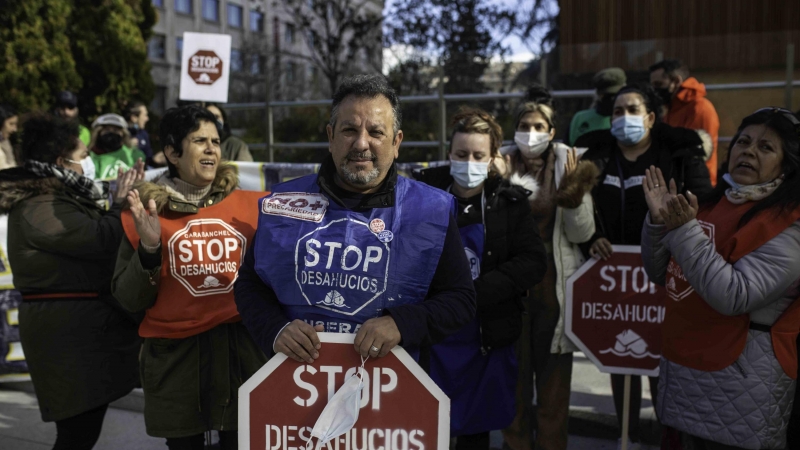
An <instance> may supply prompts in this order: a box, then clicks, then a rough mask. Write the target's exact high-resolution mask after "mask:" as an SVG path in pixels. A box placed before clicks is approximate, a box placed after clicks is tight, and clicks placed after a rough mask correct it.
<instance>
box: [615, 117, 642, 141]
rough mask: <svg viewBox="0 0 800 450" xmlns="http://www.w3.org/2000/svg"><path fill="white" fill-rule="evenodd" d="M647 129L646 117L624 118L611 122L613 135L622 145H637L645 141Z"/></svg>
mask: <svg viewBox="0 0 800 450" xmlns="http://www.w3.org/2000/svg"><path fill="white" fill-rule="evenodd" d="M646 132H647V128H645V127H644V116H628V115H625V116H622V117H617V118H616V119H614V121H613V122H611V134H612V135H613V136H614V137H615V138H617V140H618V141H619V142H620V143H621V144H622V145H635V144H638V143H639V142H641V141H642V139H644V135H645V133H646Z"/></svg>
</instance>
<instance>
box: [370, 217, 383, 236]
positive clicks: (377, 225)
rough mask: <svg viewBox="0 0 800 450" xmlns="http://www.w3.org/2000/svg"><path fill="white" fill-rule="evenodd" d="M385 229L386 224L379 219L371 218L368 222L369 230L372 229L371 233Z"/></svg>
mask: <svg viewBox="0 0 800 450" xmlns="http://www.w3.org/2000/svg"><path fill="white" fill-rule="evenodd" d="M385 229H386V224H385V223H383V220H381V219H372V221H371V222H370V223H369V230H370V231H372V232H373V233H376V234H377V233H380V232H381V231H383V230H385Z"/></svg>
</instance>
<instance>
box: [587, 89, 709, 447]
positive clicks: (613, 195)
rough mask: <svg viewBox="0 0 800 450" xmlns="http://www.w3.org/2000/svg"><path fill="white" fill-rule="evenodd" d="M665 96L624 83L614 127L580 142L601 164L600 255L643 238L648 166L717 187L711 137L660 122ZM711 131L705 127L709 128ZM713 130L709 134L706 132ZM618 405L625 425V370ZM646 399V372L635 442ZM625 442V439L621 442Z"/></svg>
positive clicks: (680, 187) (595, 251)
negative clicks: (708, 155) (709, 162)
mask: <svg viewBox="0 0 800 450" xmlns="http://www.w3.org/2000/svg"><path fill="white" fill-rule="evenodd" d="M658 115H659V100H658V96H657V94H656V93H655V91H654V90H653V88H652V87H650V85H646V84H642V85H629V86H625V87H623V88H622V89H621V90H620V91H619V92H618V93H617V97H616V100H615V101H614V110H613V113H612V116H611V130H599V131H593V132H591V133H587V134H585V135H583V136H581V137H580V138H579V139H578V141H577V142H576V145H578V146H585V147H588V148H589V149H588V150H587V151H586V153H585V154H584V155H583V159H584V160H589V161H592V162H594V163H595V165H597V167H598V168H599V169H600V173H601V175H600V178H599V183H598V184H597V186H596V187H595V188H594V189H593V191H592V195H593V197H594V201H595V211H596V215H595V224H596V233H595V235H594V236H592V238H591V240H590V241H589V242H588V243H587V244H586V245H585V246H584V247H583V249H584V251H585V252H587V253H588V255H590V256H592V257H594V258H598V259H599V258H603V259H608V258H609V257H610V256H611V254H612V252H613V250H612V245H635V246H639V245H640V244H641V236H642V227H643V224H644V219H645V216H646V215H647V211H648V208H647V202H646V201H645V193H644V189H643V187H642V186H643V180H644V178H645V171H646V169H648V168H649V167H650V166H654V167H657V168H659V169H660V170H661V171H662V172H663V174H664V178H665V179H666V180H669V179H674V180H675V184H676V188H677V191H678V192H685V191H686V190H690V191H692V192H693V193H695V194H697V195H700V194H702V193H705V192H708V191H710V190H711V181H710V178H709V175H708V169H707V168H706V166H705V163H704V155H705V151H704V146H706V145H707V146H710V145H711V141H710V139H703V138H702V137H701V135H700V134H699V133H698V132H696V131H693V130H689V129H686V128H673V127H670V126H669V125H666V124H664V123H661V122H659V120H658V119H659V117H658ZM703 134H705V132H703ZM706 136H707V135H706ZM657 386H658V378H654V377H651V378H650V392H651V394H652V395H651V396H652V398H653V402H654V403H655V402H656V395H657ZM611 387H612V391H613V393H614V406H615V408H616V410H617V420H618V423H619V425H620V428H622V407H623V387H624V375H611ZM641 401H642V381H641V377H633V378H632V380H631V411H633V414H631V415H630V421H629V430H630V434H629V435H630V440H631V442H632V446H629V447H628V448H632V449H634V450H635V449H636V448H638V445H639V444H638V442H639V440H640V429H639V414H638V413H637V411H639V410H640V406H641ZM620 444H621V442H620Z"/></svg>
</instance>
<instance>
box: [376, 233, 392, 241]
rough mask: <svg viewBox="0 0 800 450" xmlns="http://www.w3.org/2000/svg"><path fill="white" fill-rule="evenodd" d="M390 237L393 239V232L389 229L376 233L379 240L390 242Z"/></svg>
mask: <svg viewBox="0 0 800 450" xmlns="http://www.w3.org/2000/svg"><path fill="white" fill-rule="evenodd" d="M392 239H394V233H392V232H391V231H389V230H386V231H381V232H380V233H378V240H379V241H381V242H384V243H386V242H392Z"/></svg>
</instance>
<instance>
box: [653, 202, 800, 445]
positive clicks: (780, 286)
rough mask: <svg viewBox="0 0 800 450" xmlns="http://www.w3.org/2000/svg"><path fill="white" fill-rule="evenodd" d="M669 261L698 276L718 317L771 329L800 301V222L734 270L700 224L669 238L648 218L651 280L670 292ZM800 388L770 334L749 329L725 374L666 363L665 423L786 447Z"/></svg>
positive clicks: (738, 441)
mask: <svg viewBox="0 0 800 450" xmlns="http://www.w3.org/2000/svg"><path fill="white" fill-rule="evenodd" d="M670 257H674V258H675V261H676V262H677V263H678V264H679V265H680V266H681V267H684V268H702V270H695V271H694V276H695V277H696V278H695V279H693V280H692V283H691V284H692V287H693V288H694V289H695V291H697V293H698V294H699V295H700V296H701V297H702V298H703V299H704V300H705V301H706V302H707V303H708V304H709V305H710V306H711V307H713V308H714V309H715V310H717V311H718V312H720V313H722V314H726V315H731V316H733V315H739V314H745V313H749V314H750V320H751V322H752V323H757V324H762V325H767V326H769V325H772V324H773V323H775V321H777V319H778V318H779V317H780V315H781V314H782V313H783V312H784V311H785V310H786V308H787V307H788V306H789V305H790V304H791V303H792V301H794V300H795V299H797V298H798V296H800V221H798V222H796V223H794V224H793V225H792V226H791V227H789V228H787V229H786V230H785V231H783V232H782V233H781V234H779V235H778V236H776V237H775V238H773V239H772V240H770V241H769V242H767V243H766V244H764V245H762V246H761V247H759V248H758V249H756V250H755V251H753V252H752V253H750V254H749V255H747V256H745V257H743V258H742V259H740V260H739V261H737V262H736V263H735V264H730V263H728V262H727V261H725V259H724V258H723V257H722V256H721V255H720V254H719V253H717V252H716V249H715V247H714V244H713V242H711V241H710V240H709V238H708V237H707V236H706V234H705V233H704V232H703V230H702V229H701V227H700V224H699V222H698V221H697V220H692V221H691V222H689V223H687V224H685V225H683V226H682V227H679V228H677V229H675V230H673V231H672V232H669V233H667V232H666V228H665V227H664V226H663V225H653V224H652V223H650V219H649V216H648V218H647V220H646V221H645V225H644V228H643V230H642V260H643V262H644V267H645V270H646V271H647V274H648V276H649V277H650V279H651V280H653V281H654V282H655V283H658V284H661V285H664V282H665V281H666V272H667V265H668V264H669V260H670ZM795 385H796V383H795V381H794V380H792V379H791V378H790V377H789V376H788V375H787V374H786V373H785V372H784V371H783V369H782V368H781V365H780V363H779V362H778V360H777V358H776V357H775V353H774V351H773V348H772V340H771V336H770V333H769V332H766V331H758V330H754V329H750V330H749V331H748V336H747V344H746V346H745V349H744V351H743V352H742V354H741V355H740V356H739V358H738V360H737V361H736V362H735V363H734V364H732V365H730V366H728V367H726V368H724V369H722V370H718V371H713V372H707V371H701V370H696V369H691V368H688V367H685V366H682V365H680V364H677V363H674V362H672V361H669V360H667V359H666V358H664V357H662V358H661V372H660V379H659V386H658V401H657V402H656V405H657V408H658V416H659V419H660V420H661V422H662V423H663V424H665V425H669V426H671V427H674V428H677V429H679V430H681V431H684V432H686V433H689V434H691V435H694V436H698V437H701V438H704V439H708V440H711V441H714V442H720V443H723V444H727V445H734V446H737V447H741V448H747V449H777V448H784V447H785V445H786V431H787V424H788V420H789V415H790V413H791V409H792V399H793V397H794V391H795Z"/></svg>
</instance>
